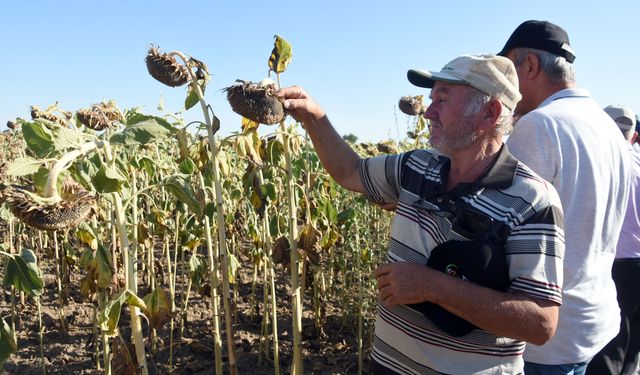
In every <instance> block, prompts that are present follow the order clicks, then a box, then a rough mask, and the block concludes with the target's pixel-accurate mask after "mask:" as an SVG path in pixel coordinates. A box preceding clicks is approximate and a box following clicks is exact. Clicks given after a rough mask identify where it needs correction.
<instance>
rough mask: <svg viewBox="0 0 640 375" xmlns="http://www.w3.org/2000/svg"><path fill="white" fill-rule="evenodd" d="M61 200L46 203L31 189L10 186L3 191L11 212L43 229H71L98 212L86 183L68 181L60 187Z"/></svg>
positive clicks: (30, 224)
mask: <svg viewBox="0 0 640 375" xmlns="http://www.w3.org/2000/svg"><path fill="white" fill-rule="evenodd" d="M60 192H61V194H60V196H61V198H62V199H61V200H60V201H59V202H57V203H54V204H43V203H40V202H38V201H37V196H36V195H35V194H33V193H31V192H30V191H28V190H27V189H24V188H21V187H16V186H7V187H5V188H4V189H3V193H2V194H0V196H2V198H3V200H6V201H7V203H8V204H9V208H10V209H11V212H13V214H14V215H15V216H16V217H17V218H18V219H20V220H21V221H22V222H24V223H25V224H27V225H29V226H31V227H34V228H37V229H43V230H59V229H65V228H71V227H75V226H76V225H78V224H79V223H80V222H81V221H83V220H86V219H87V217H88V216H90V215H91V214H93V213H94V212H95V204H96V202H95V198H94V197H93V195H91V193H89V192H88V191H86V190H85V189H84V188H83V187H82V186H80V185H78V184H77V183H75V182H73V181H71V180H68V181H67V182H65V183H64V184H62V186H61V188H60Z"/></svg>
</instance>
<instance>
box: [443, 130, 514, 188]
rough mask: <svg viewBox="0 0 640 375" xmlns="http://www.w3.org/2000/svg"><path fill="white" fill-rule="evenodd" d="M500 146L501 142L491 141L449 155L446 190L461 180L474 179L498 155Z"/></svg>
mask: <svg viewBox="0 0 640 375" xmlns="http://www.w3.org/2000/svg"><path fill="white" fill-rule="evenodd" d="M501 147H502V142H498V141H492V142H490V143H487V144H481V145H480V147H478V148H474V149H466V150H460V151H457V152H456V153H455V154H454V155H452V156H451V169H450V170H449V176H448V177H447V190H451V189H453V188H454V187H455V186H456V185H458V184H460V183H463V182H473V181H475V180H476V179H477V178H478V177H480V176H481V175H482V174H483V173H484V172H485V171H486V170H487V168H488V167H489V165H490V164H491V163H493V161H494V160H495V159H496V157H498V153H499V152H500V148H501Z"/></svg>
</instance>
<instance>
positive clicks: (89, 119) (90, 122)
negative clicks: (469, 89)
mask: <svg viewBox="0 0 640 375" xmlns="http://www.w3.org/2000/svg"><path fill="white" fill-rule="evenodd" d="M76 118H77V119H78V121H80V123H81V124H82V125H84V126H86V127H87V128H89V129H93V130H96V131H100V130H103V129H106V128H108V127H109V124H110V121H109V119H108V118H107V116H106V115H105V114H104V112H102V111H101V110H100V108H98V107H96V106H93V107H91V108H83V109H80V110H78V112H76Z"/></svg>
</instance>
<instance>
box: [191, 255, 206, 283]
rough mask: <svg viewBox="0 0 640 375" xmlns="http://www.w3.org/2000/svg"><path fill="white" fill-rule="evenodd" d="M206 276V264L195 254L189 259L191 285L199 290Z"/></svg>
mask: <svg viewBox="0 0 640 375" xmlns="http://www.w3.org/2000/svg"><path fill="white" fill-rule="evenodd" d="M204 275H205V268H204V263H202V261H201V260H200V258H198V256H197V255H196V254H195V253H194V254H192V255H191V259H189V278H190V279H191V283H192V284H193V285H194V286H196V287H197V288H199V287H200V283H201V282H202V280H203V279H204Z"/></svg>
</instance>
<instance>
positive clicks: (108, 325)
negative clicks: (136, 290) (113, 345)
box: [98, 290, 147, 337]
mask: <svg viewBox="0 0 640 375" xmlns="http://www.w3.org/2000/svg"><path fill="white" fill-rule="evenodd" d="M125 303H127V304H129V305H130V306H135V307H139V308H140V309H142V310H145V309H146V308H147V305H146V304H145V302H144V300H142V299H141V298H140V297H138V296H136V295H135V294H133V293H132V292H131V291H130V290H122V291H120V292H119V293H118V294H116V295H115V296H114V297H112V298H111V299H110V300H109V301H107V303H106V304H105V305H104V306H103V308H102V310H100V314H99V315H98V325H99V326H100V329H102V331H104V332H105V335H107V336H108V337H114V336H116V335H117V334H118V332H117V328H118V321H120V312H121V310H122V305H124V304H125Z"/></svg>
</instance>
